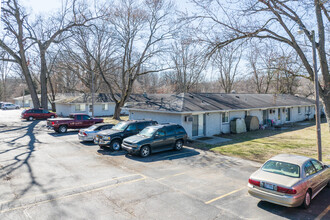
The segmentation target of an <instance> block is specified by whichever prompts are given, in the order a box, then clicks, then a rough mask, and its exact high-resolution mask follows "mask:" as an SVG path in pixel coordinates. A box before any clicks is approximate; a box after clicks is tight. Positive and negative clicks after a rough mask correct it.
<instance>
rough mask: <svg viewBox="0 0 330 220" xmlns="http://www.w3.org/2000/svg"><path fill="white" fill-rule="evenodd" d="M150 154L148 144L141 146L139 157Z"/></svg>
mask: <svg viewBox="0 0 330 220" xmlns="http://www.w3.org/2000/svg"><path fill="white" fill-rule="evenodd" d="M149 155H150V147H149V146H143V147H142V148H141V150H140V156H141V157H147V156H149Z"/></svg>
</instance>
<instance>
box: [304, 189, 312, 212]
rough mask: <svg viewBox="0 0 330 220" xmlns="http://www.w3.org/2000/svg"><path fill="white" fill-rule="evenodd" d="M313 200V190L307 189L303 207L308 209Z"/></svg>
mask: <svg viewBox="0 0 330 220" xmlns="http://www.w3.org/2000/svg"><path fill="white" fill-rule="evenodd" d="M311 201H312V195H311V191H310V190H307V192H306V195H305V198H304V202H303V204H302V207H303V208H304V209H308V207H309V206H310V205H311Z"/></svg>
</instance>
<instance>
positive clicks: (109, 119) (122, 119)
mask: <svg viewBox="0 0 330 220" xmlns="http://www.w3.org/2000/svg"><path fill="white" fill-rule="evenodd" d="M101 118H103V119H104V123H110V124H118V122H120V121H127V120H128V116H120V119H121V120H116V119H112V117H101Z"/></svg>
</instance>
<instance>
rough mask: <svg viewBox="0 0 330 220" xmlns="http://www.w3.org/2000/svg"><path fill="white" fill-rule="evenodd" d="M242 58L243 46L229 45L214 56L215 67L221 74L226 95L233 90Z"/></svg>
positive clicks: (220, 77)
mask: <svg viewBox="0 0 330 220" xmlns="http://www.w3.org/2000/svg"><path fill="white" fill-rule="evenodd" d="M241 58H242V46H241V45H228V46H226V47H223V48H221V50H218V51H216V52H215V53H214V54H213V66H214V68H215V69H216V71H217V72H218V73H219V83H220V86H221V87H222V89H223V90H224V91H225V93H230V92H231V91H232V90H233V85H234V81H235V78H236V76H237V75H238V74H239V64H240V61H241Z"/></svg>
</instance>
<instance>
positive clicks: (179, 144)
mask: <svg viewBox="0 0 330 220" xmlns="http://www.w3.org/2000/svg"><path fill="white" fill-rule="evenodd" d="M182 148H183V141H182V140H177V141H176V142H175V147H174V149H175V150H182Z"/></svg>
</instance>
